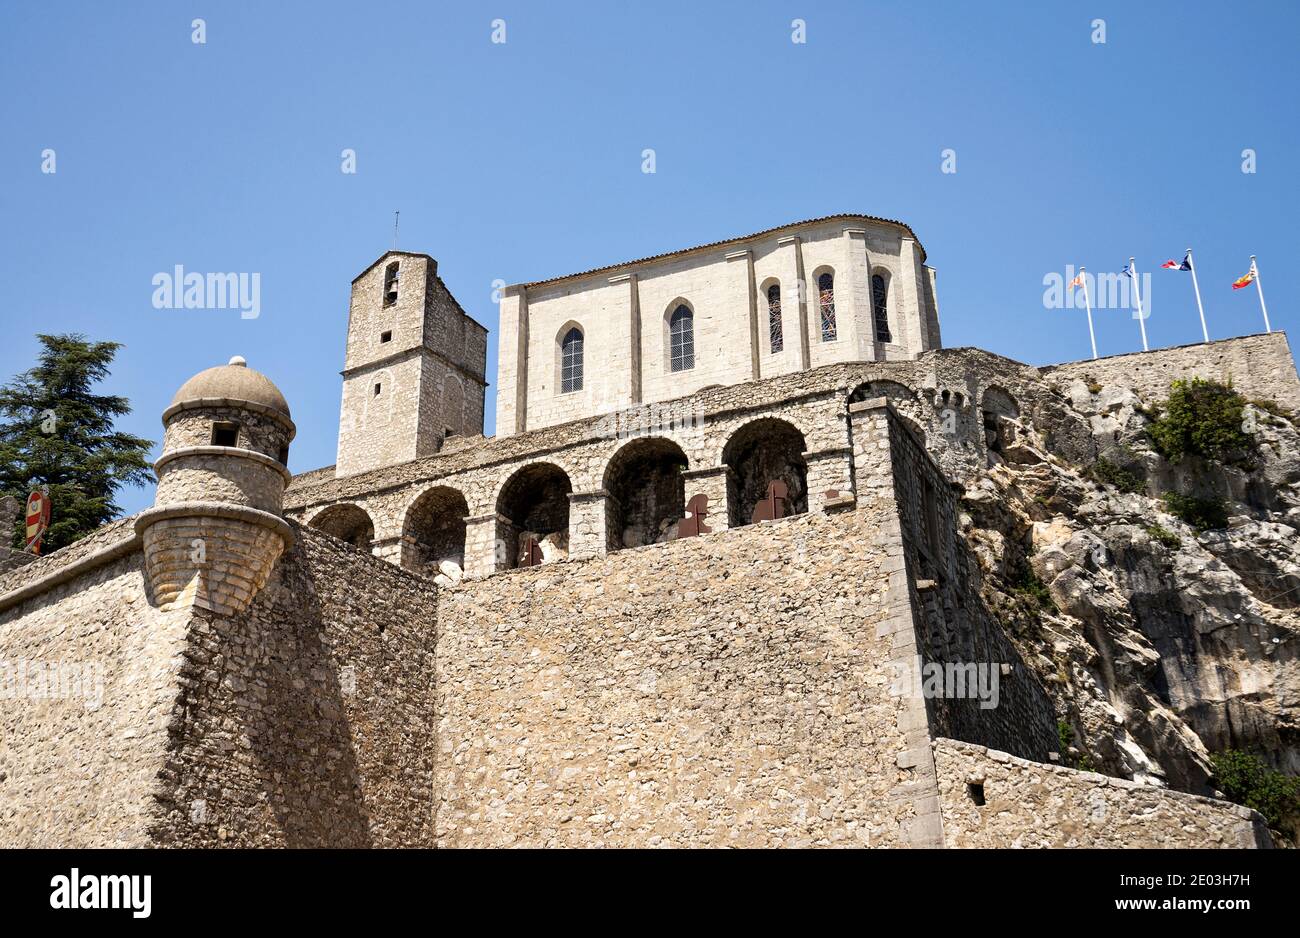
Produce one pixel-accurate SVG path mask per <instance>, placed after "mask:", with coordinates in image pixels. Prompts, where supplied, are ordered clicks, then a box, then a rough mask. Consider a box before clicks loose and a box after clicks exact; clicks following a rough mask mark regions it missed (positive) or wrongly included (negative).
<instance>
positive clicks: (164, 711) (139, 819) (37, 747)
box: [0, 524, 184, 847]
mask: <svg viewBox="0 0 1300 938" xmlns="http://www.w3.org/2000/svg"><path fill="white" fill-rule="evenodd" d="M109 533H111V534H114V535H115V536H116V540H118V541H120V540H121V539H122V538H123V537H129V534H130V528H129V526H126V527H125V528H124V527H123V526H122V525H120V524H119V525H114V526H113V527H112V528H111V530H110V531H109ZM89 540H92V545H90V546H93V547H95V548H97V549H98V548H103V547H104V546H106V545H105V541H106V540H108V542H109V543H110V544H111V541H112V539H106V538H94V539H89ZM74 546H75V545H74ZM86 553H87V552H86V551H85V550H83V551H78V552H77V553H76V554H73V548H69V549H68V551H66V552H65V551H60V552H59V553H58V554H56V555H53V556H52V557H50V558H47V559H42V560H40V561H37V562H36V563H32V564H29V565H27V566H26V567H24V568H23V570H22V572H23V573H24V574H25V575H26V576H28V577H32V578H35V577H39V576H43V575H48V574H50V573H51V572H57V571H58V570H59V569H60V568H61V567H62V566H63V565H64V564H65V563H66V562H67V561H68V560H69V559H70V558H72V557H77V556H80V557H84V556H86ZM28 582H32V580H28ZM15 585H21V584H20V583H16V582H14V580H6V581H5V582H4V583H3V584H0V591H6V590H8V589H9V588H10V587H13V586H15ZM183 638H184V620H183V617H182V618H179V619H178V618H177V617H175V616H167V615H164V614H160V613H158V612H156V611H155V610H154V609H152V608H151V607H150V605H149V603H148V601H147V599H146V596H145V586H144V577H143V574H142V559H141V555H140V553H139V551H138V550H137V551H135V552H132V553H128V554H126V555H124V556H122V557H120V558H118V559H117V560H115V561H113V562H110V563H108V564H104V565H101V566H98V567H94V568H91V569H89V570H87V571H85V572H84V573H82V574H81V575H77V576H73V578H72V579H70V580H68V581H66V582H65V583H63V584H62V585H59V586H55V587H54V588H52V589H50V590H48V591H46V592H43V593H41V594H39V595H37V596H35V597H33V598H31V599H29V600H27V601H26V602H20V603H18V604H17V605H11V606H9V607H8V608H5V609H4V610H3V612H0V844H3V845H4V846H6V847H137V846H144V845H146V844H147V843H148V834H147V823H148V809H149V803H150V797H151V793H152V792H153V790H154V787H155V784H156V783H155V779H156V776H157V773H158V771H159V770H160V769H161V768H162V765H163V760H164V756H165V747H166V741H167V724H168V721H169V720H170V718H171V716H172V704H173V702H174V700H175V691H174V687H175V684H174V682H175V674H176V671H177V669H178V666H179V661H180V654H181V651H182V647H183V646H182V642H183Z"/></svg>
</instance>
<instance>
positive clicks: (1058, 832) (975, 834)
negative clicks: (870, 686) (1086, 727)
mask: <svg viewBox="0 0 1300 938" xmlns="http://www.w3.org/2000/svg"><path fill="white" fill-rule="evenodd" d="M934 757H935V763H936V765H937V766H938V777H939V803H940V807H941V811H942V815H943V835H944V845H945V846H948V847H963V848H971V847H982V848H989V847H1066V848H1074V847H1085V848H1098V847H1148V848H1180V847H1181V848H1189V847H1190V848H1203V847H1220V848H1243V847H1245V848H1253V847H1260V848H1268V847H1271V846H1272V838H1271V837H1270V835H1269V833H1268V828H1267V827H1266V826H1265V824H1264V821H1263V818H1261V817H1260V816H1259V815H1258V814H1257V813H1256V812H1254V811H1252V810H1251V809H1250V808H1245V807H1242V806H1241V805H1236V804H1229V803H1228V802H1226V801H1218V800H1216V799H1214V798H1203V797H1201V796H1199V795H1188V794H1185V793H1183V792H1179V791H1168V790H1166V789H1163V788H1152V787H1150V786H1148V785H1141V784H1138V783H1137V782H1130V781H1126V780H1125V779H1122V778H1111V777H1109V776H1106V775H1098V774H1097V773H1095V772H1080V771H1076V770H1075V769H1067V768H1063V767H1062V766H1059V765H1042V764H1041V763H1037V762H1029V761H1026V760H1024V759H1017V758H1016V757H1014V756H1010V755H1008V754H1007V753H1005V752H998V751H996V750H993V749H986V748H985V747H983V746H977V745H972V744H970V743H961V742H957V741H956V740H951V739H936V740H935V742H934Z"/></svg>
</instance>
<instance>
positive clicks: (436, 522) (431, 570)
mask: <svg viewBox="0 0 1300 938" xmlns="http://www.w3.org/2000/svg"><path fill="white" fill-rule="evenodd" d="M468 515H469V505H468V504H467V503H466V501H465V495H464V494H463V493H462V492H461V491H460V490H458V489H454V488H452V487H451V486H448V485H436V486H434V487H433V488H431V489H427V490H426V491H424V492H421V493H420V496H419V497H418V498H416V500H415V501H413V502H412V503H411V507H410V508H408V509H406V517H405V518H404V519H403V520H402V535H403V537H405V538H406V539H407V545H408V547H407V550H406V551H405V556H404V557H403V566H405V567H406V568H407V569H408V570H411V571H413V572H415V573H421V574H424V575H425V576H434V575H436V574H437V573H438V565H439V564H441V563H443V562H444V561H450V562H451V563H454V564H455V565H456V566H458V567H460V568H461V570H464V568H465V518H466V517H467V516H468Z"/></svg>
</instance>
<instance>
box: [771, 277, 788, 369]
mask: <svg viewBox="0 0 1300 938" xmlns="http://www.w3.org/2000/svg"><path fill="white" fill-rule="evenodd" d="M767 331H768V335H769V336H771V339H772V354H773V355H775V354H776V353H777V352H779V351H781V349H783V348H785V338H784V337H783V335H782V333H781V285H780V284H779V283H774V284H772V285H771V286H770V287H768V288H767Z"/></svg>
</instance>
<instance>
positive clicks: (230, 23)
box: [0, 0, 1300, 511]
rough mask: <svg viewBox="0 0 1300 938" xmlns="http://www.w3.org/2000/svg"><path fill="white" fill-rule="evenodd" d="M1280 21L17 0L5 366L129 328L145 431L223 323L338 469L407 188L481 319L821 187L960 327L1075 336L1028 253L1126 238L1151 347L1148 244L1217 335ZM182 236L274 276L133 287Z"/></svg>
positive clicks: (789, 9) (1078, 322)
mask: <svg viewBox="0 0 1300 938" xmlns="http://www.w3.org/2000/svg"><path fill="white" fill-rule="evenodd" d="M195 17H202V18H203V19H204V20H205V22H206V29H207V36H206V39H207V41H206V43H205V44H202V45H196V44H194V43H193V42H192V41H191V25H190V23H191V20H192V19H193V18H195ZM497 18H500V19H504V20H505V22H506V40H507V41H506V42H505V43H504V44H494V43H492V42H491V33H492V26H491V22H492V20H494V19H497ZM795 18H800V19H803V20H804V21H805V22H806V24H807V26H806V30H807V42H806V43H804V44H795V43H792V42H791V21H792V20H793V19H795ZM1098 18H1101V19H1104V20H1105V28H1106V42H1105V44H1095V43H1093V42H1092V34H1093V27H1092V25H1091V24H1092V21H1093V20H1095V19H1098ZM1298 36H1300V5H1297V4H1290V3H1277V2H1259V3H1251V2H1236V3H1231V4H1228V3H1196V2H1179V3H1144V4H1140V5H1139V4H1133V3H1121V2H1100V0H1089V2H1052V3H1041V2H995V3H990V4H975V3H968V2H932V3H925V4H910V3H909V4H900V3H883V2H862V0H858V2H842V3H841V2H826V0H785V2H754V0H750V2H744V3H740V2H735V3H730V2H728V3H722V2H719V3H669V2H655V3H653V4H630V3H628V4H623V3H619V4H614V3H609V4H596V3H562V2H555V3H546V4H540V3H522V2H509V3H491V4H477V3H469V2H466V3H457V4H444V3H429V2H423V3H409V4H396V3H393V4H387V3H336V2H325V0H317V2H314V3H310V4H308V3H279V2H277V3H264V4H253V3H226V2H216V0H197V2H191V3H176V2H169V3H129V4H111V5H110V4H102V3H93V4H92V3H84V4H79V3H64V2H58V0H44V2H40V3H25V2H24V3H19V2H12V0H10V2H6V3H5V5H4V7H3V10H2V11H0V80H2V82H3V85H2V87H3V95H0V127H2V128H3V135H2V136H0V275H2V279H0V291H2V296H3V314H2V315H3V326H4V335H5V341H4V342H3V343H0V377H3V378H7V377H8V376H10V375H12V374H14V373H16V372H19V371H22V370H24V369H25V368H27V367H29V366H30V365H31V363H32V361H33V357H34V354H35V351H36V342H35V339H34V338H33V335H34V333H36V332H38V331H39V332H71V331H79V332H84V333H86V334H88V335H89V336H91V337H93V338H96V339H113V340H116V341H120V342H123V343H125V346H126V347H125V348H124V349H123V350H122V351H121V353H120V354H119V358H118V361H117V363H116V367H115V371H114V375H113V377H112V379H111V381H110V382H109V384H108V385H107V387H108V389H109V390H111V391H112V392H114V393H120V394H124V395H126V396H127V397H129V398H130V400H131V402H132V404H133V406H134V408H135V412H134V413H133V414H132V416H131V417H130V418H129V419H127V420H125V421H124V422H123V426H124V428H125V429H128V430H130V431H132V432H135V433H138V434H141V435H143V436H146V437H149V438H151V439H160V438H161V427H160V425H159V422H158V415H159V414H160V413H161V412H162V410H163V409H164V408H165V407H166V405H167V403H168V402H169V401H170V398H171V395H172V394H173V392H174V391H175V389H176V388H177V387H178V386H179V385H180V384H181V382H183V381H184V380H185V379H186V378H187V377H189V376H190V375H191V374H193V373H194V372H196V371H199V370H201V369H202V368H205V367H208V366H210V365H213V364H218V363H222V362H224V361H226V360H227V359H228V358H229V357H230V356H231V355H233V354H241V355H244V356H245V357H246V358H247V359H248V361H249V364H250V365H252V366H253V367H255V368H257V369H259V370H261V371H263V372H265V373H266V374H267V375H269V376H270V377H271V378H272V379H273V380H274V381H275V382H276V383H277V384H278V385H279V386H280V387H281V389H283V391H284V392H285V394H286V396H287V397H288V399H289V401H290V403H291V405H292V407H293V411H294V417H295V419H296V421H297V423H298V427H299V433H298V438H297V441H296V442H295V445H294V450H293V454H292V458H291V468H292V469H293V470H294V471H295V472H298V471H303V470H306V469H311V468H315V467H318V466H322V465H328V464H330V463H332V462H333V461H334V447H335V443H336V423H337V414H338V402H339V394H340V378H339V376H338V371H339V369H340V368H341V367H342V361H343V342H344V336H345V331H346V324H347V303H348V285H349V281H350V280H351V278H352V277H353V276H355V275H356V274H357V273H359V272H360V271H361V270H362V269H364V268H365V267H366V266H368V265H369V264H370V262H372V261H373V260H374V259H375V258H376V257H378V256H379V255H380V254H381V253H383V252H384V251H385V250H387V249H388V248H389V247H390V245H391V239H392V222H393V212H394V210H400V211H401V213H402V226H401V247H403V248H405V249H409V250H415V251H424V252H427V253H429V254H432V255H433V256H434V257H436V258H437V259H438V261H439V270H440V273H441V274H442V277H443V279H444V280H445V281H446V282H447V284H448V285H449V286H450V288H451V290H452V291H453V292H454V293H455V294H456V296H457V297H458V298H459V299H460V301H461V303H462V304H463V305H464V306H465V308H466V309H467V310H468V311H469V313H470V314H471V315H473V316H474V317H475V318H476V319H478V320H479V321H480V322H482V323H484V324H485V325H487V326H488V327H489V328H490V329H492V330H494V331H495V327H496V314H497V310H496V307H495V305H494V304H493V302H492V292H491V291H492V282H493V281H494V280H496V279H498V278H499V279H501V280H504V281H506V282H509V283H515V282H520V281H528V280H535V279H541V278H543V277H547V276H553V275H558V274H562V273H567V272H571V271H577V270H582V269H586V268H590V267H595V266H599V265H604V264H610V263H616V262H618V261H622V260H628V259H632V258H636V257H641V256H644V255H648V254H655V253H659V252H662V251H666V250H672V249H675V248H679V247H685V246H689V245H693V244H699V243H703V242H708V241H714V240H718V239H722V238H726V237H730V236H736V235H741V234H746V233H749V232H751V231H757V230H759V229H763V228H767V227H771V226H774V225H779V224H781V223H784V222H788V221H794V220H798V219H803V218H809V217H813V216H818V215H825V214H832V213H836V212H862V213H866V214H874V215H882V216H885V217H890V218H899V219H902V220H904V221H906V222H908V223H909V224H910V225H911V226H912V227H913V228H914V230H915V231H916V232H917V234H918V235H919V237H920V238H921V241H922V243H923V244H924V245H925V247H926V249H927V251H928V254H929V263H930V264H931V265H933V266H934V267H935V268H936V269H937V270H938V284H939V308H940V319H941V324H942V328H943V339H944V344H945V345H947V346H960V345H978V346H981V347H983V348H987V349H990V350H992V351H995V352H999V353H1002V354H1005V355H1008V356H1011V357H1013V358H1017V359H1019V360H1021V361H1025V362H1029V363H1033V364H1043V363H1047V362H1055V361H1063V360H1071V359H1076V358H1083V357H1086V356H1087V354H1088V335H1087V326H1086V322H1085V320H1084V319H1083V316H1082V313H1080V312H1076V311H1072V310H1054V309H1046V308H1045V307H1044V302H1043V293H1044V289H1045V288H1044V285H1043V278H1044V276H1045V275H1046V274H1048V273H1050V272H1052V271H1058V272H1059V271H1062V270H1063V269H1064V265H1066V264H1068V263H1073V264H1079V263H1082V264H1086V265H1087V266H1088V268H1089V270H1094V271H1118V270H1119V269H1120V268H1121V267H1122V266H1123V264H1124V263H1125V261H1126V260H1127V258H1128V257H1129V255H1130V254H1132V255H1135V256H1136V257H1137V258H1138V266H1139V269H1142V270H1148V271H1154V273H1153V275H1152V276H1153V281H1154V290H1153V296H1152V297H1151V299H1152V316H1151V318H1150V320H1149V321H1148V322H1147V329H1148V333H1149V335H1150V341H1151V344H1152V347H1158V346H1164V345H1174V344H1180V343H1187V342H1193V341H1196V340H1198V339H1199V336H1200V327H1199V324H1198V320H1197V316H1196V309H1195V303H1194V300H1193V296H1192V292H1191V284H1190V281H1189V280H1188V279H1187V275H1186V274H1178V273H1173V272H1164V271H1159V270H1155V268H1156V267H1157V266H1158V265H1159V263H1160V262H1162V261H1164V260H1166V259H1168V258H1181V257H1182V251H1183V249H1184V248H1185V247H1187V246H1188V245H1191V246H1193V247H1194V248H1195V251H1196V259H1197V269H1198V274H1199V277H1200V282H1201V290H1202V294H1203V297H1204V300H1205V306H1206V317H1207V319H1208V321H1209V329H1210V334H1211V337H1212V338H1223V337H1226V336H1230V335H1240V334H1246V333H1251V332H1258V331H1262V320H1261V317H1260V312H1259V304H1258V301H1257V299H1256V296H1255V293H1254V290H1253V289H1252V290H1250V291H1244V290H1243V291H1239V292H1238V293H1236V294H1234V293H1233V291H1232V290H1231V289H1230V288H1229V285H1230V283H1231V282H1232V280H1233V279H1235V278H1236V277H1237V276H1239V275H1240V274H1242V273H1244V272H1245V271H1246V269H1247V265H1248V258H1249V255H1251V254H1257V255H1258V256H1259V264H1260V269H1261V272H1262V277H1263V283H1264V287H1265V296H1266V298H1267V300H1268V303H1269V313H1270V318H1271V319H1272V323H1273V327H1274V329H1288V330H1292V331H1294V329H1295V327H1296V325H1297V324H1298V321H1297V316H1296V313H1295V308H1296V299H1297V295H1296V294H1297V289H1296V286H1295V284H1294V281H1293V278H1291V277H1290V276H1289V272H1290V271H1289V268H1290V267H1291V265H1292V263H1293V258H1295V257H1296V256H1297V244H1296V241H1297V234H1296V231H1297V228H1296V223H1295V219H1296V218H1297V217H1298V216H1300V211H1298V209H1300V204H1298V203H1300V185H1297V179H1296V154H1297V152H1300V121H1298V120H1297V104H1296V102H1297V100H1300V80H1298V79H1300V66H1297V64H1296V57H1295V54H1294V44H1295V41H1296V38H1297V37H1298ZM47 148H48V149H53V150H54V151H55V153H56V160H57V163H56V166H57V172H56V173H54V174H44V173H42V172H41V163H42V151H43V150H45V149H47ZM344 148H351V149H354V150H355V151H356V154H357V172H356V173H355V174H352V175H349V174H344V173H342V172H341V171H340V164H341V156H340V154H341V151H342V150H343V149H344ZM646 148H653V149H654V150H655V151H656V164H657V166H656V169H657V171H656V173H655V174H653V175H647V174H644V173H642V172H641V162H642V161H641V152H642V150H644V149H646ZM1246 148H1252V149H1254V150H1255V151H1256V154H1257V172H1256V173H1254V174H1245V173H1243V172H1242V171H1241V165H1242V155H1241V153H1242V150H1243V149H1246ZM945 149H952V150H954V151H955V152H956V158H957V172H956V173H954V174H944V173H942V172H941V171H940V169H941V153H942V151H943V150H945ZM176 264H182V265H184V266H185V268H186V269H187V270H194V271H244V272H258V273H260V274H261V281H262V287H261V306H262V310H261V315H260V316H259V317H258V318H257V319H252V320H244V319H241V318H240V316H239V313H238V312H237V311H231V310H183V309H182V310H158V309H154V308H153V306H152V304H151V298H152V295H153V286H152V283H151V280H152V278H153V276H154V275H155V274H156V273H159V272H162V271H170V270H171V269H172V268H173V267H174V266H175V265H176ZM1096 322H1097V338H1098V345H1099V349H1100V351H1101V354H1103V355H1106V354H1114V353H1118V352H1124V351H1132V350H1134V349H1136V348H1139V347H1140V346H1139V341H1140V340H1139V337H1138V330H1137V324H1136V323H1135V322H1134V321H1133V320H1132V319H1131V318H1130V316H1129V314H1128V313H1127V312H1124V311H1113V310H1110V311H1098V313H1097V320H1096ZM493 338H494V339H495V336H494V337H493ZM489 356H490V357H489V361H488V373H489V380H491V381H492V382H493V386H492V387H489V394H490V395H491V394H493V393H494V392H495V373H496V345H495V341H493V343H492V345H491V346H490V349H489ZM488 409H489V417H488V428H487V430H488V432H489V433H491V432H492V431H493V429H494V428H493V426H492V417H491V410H492V407H491V406H489V408H488ZM151 500H152V493H151V492H146V491H141V490H136V491H133V492H128V493H124V495H123V497H122V499H121V502H122V504H123V506H124V507H125V508H126V509H127V510H132V511H133V510H137V509H139V508H141V507H144V506H145V505H147V504H149V503H150V502H151Z"/></svg>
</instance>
